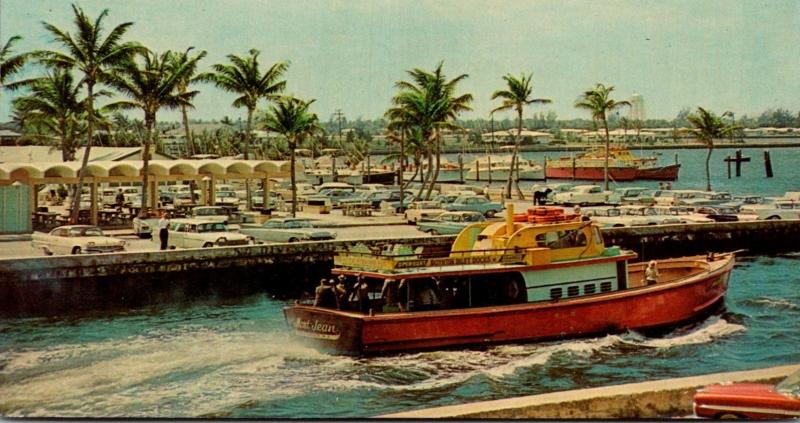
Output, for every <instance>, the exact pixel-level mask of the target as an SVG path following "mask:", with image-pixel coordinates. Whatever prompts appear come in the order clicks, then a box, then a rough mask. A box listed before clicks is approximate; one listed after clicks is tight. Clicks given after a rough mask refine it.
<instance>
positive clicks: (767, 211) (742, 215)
mask: <svg viewBox="0 0 800 423" xmlns="http://www.w3.org/2000/svg"><path fill="white" fill-rule="evenodd" d="M779 219H800V202H797V201H793V200H778V201H773V202H769V203H765V204H753V205H744V206H742V207H741V208H740V209H739V220H779Z"/></svg>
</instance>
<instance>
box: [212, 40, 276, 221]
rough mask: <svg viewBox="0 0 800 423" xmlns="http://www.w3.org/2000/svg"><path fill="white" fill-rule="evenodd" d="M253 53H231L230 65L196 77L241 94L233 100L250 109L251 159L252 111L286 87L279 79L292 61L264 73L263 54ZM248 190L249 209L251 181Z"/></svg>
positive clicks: (246, 142)
mask: <svg viewBox="0 0 800 423" xmlns="http://www.w3.org/2000/svg"><path fill="white" fill-rule="evenodd" d="M249 53H250V55H249V56H246V57H240V56H236V55H234V54H229V55H228V60H229V61H230V62H231V64H230V65H227V64H215V65H214V66H212V69H213V70H214V72H206V73H203V74H200V75H198V76H197V79H198V80H201V81H206V82H211V83H213V84H214V85H216V86H217V87H219V88H222V89H223V90H225V91H228V92H231V93H235V94H238V95H239V97H237V98H236V100H234V101H233V107H244V108H246V109H247V126H246V128H245V136H244V159H245V160H248V159H249V158H250V144H251V138H252V129H253V113H255V111H256V106H257V105H258V101H259V100H261V99H262V98H266V99H268V100H274V99H276V98H277V96H278V94H279V93H281V92H283V90H284V89H285V88H286V81H285V80H280V78H281V77H282V76H283V74H284V73H285V72H286V69H288V68H289V63H287V62H278V63H275V64H273V65H272V66H270V68H269V69H267V70H266V72H264V73H263V74H262V73H261V67H260V64H259V62H258V56H259V54H261V52H260V51H258V50H256V49H250V51H249ZM245 188H246V190H247V209H248V210H249V209H250V207H251V205H252V198H251V196H250V184H249V183H248V184H245Z"/></svg>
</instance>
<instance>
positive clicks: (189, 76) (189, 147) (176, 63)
mask: <svg viewBox="0 0 800 423" xmlns="http://www.w3.org/2000/svg"><path fill="white" fill-rule="evenodd" d="M192 49H194V47H189V48H187V49H186V51H184V52H183V53H178V52H175V53H171V54H170V56H169V65H170V67H172V68H173V69H177V68H179V67H180V66H181V65H183V64H187V63H192V64H193V66H192V67H191V68H190V69H189V70H188V71H187V72H186V75H185V76H184V77H183V79H182V80H181V81H180V84H178V92H179V93H185V92H187V91H188V89H189V85H190V84H192V83H193V82H197V81H198V79H197V77H196V76H195V74H196V73H197V63H198V62H199V61H200V60H201V59H202V58H204V57H206V51H205V50H202V51H200V52H199V53H197V55H196V56H194V58H192V57H191V56H190V55H189V52H190V51H192ZM181 118H182V120H183V130H184V132H185V134H186V151H187V153H188V155H189V156H192V155H194V154H195V148H194V140H193V139H192V132H191V131H190V130H189V114H188V113H187V107H186V106H185V105H182V106H181Z"/></svg>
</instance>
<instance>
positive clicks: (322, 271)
mask: <svg viewBox="0 0 800 423" xmlns="http://www.w3.org/2000/svg"><path fill="white" fill-rule="evenodd" d="M603 236H604V238H605V242H606V245H619V246H621V247H623V248H626V249H630V250H633V251H635V252H636V253H638V254H639V258H640V259H641V260H650V259H658V258H665V257H675V256H686V255H695V254H706V253H708V252H723V251H733V250H747V252H748V254H765V253H766V254H769V253H778V252H784V251H796V250H798V249H800V241H798V240H800V221H798V220H792V221H789V220H774V221H773V220H770V221H755V222H728V223H704V224H694V225H683V224H681V225H659V226H642V227H633V228H610V229H604V230H603ZM454 239H455V236H437V237H416V238H397V239H370V240H350V241H346V240H342V241H324V242H315V243H291V244H269V245H256V246H247V247H222V248H211V249H189V250H171V251H150V252H129V253H119V254H103V255H85V256H60V257H58V256H56V257H31V258H15V259H4V260H0V310H2V312H0V313H2V314H5V315H16V316H21V315H40V314H45V315H50V314H60V313H64V312H74V311H81V310H95V309H109V308H117V307H122V308H135V307H142V306H146V305H150V304H154V303H159V302H178V303H180V302H185V301H191V300H192V299H197V298H209V297H212V298H226V297H229V298H233V297H237V296H243V295H249V294H253V293H258V292H267V293H269V294H271V295H274V296H276V297H279V298H287V299H288V298H299V297H301V296H302V295H303V294H304V293H306V292H313V288H314V287H315V286H316V285H317V283H318V281H319V279H320V278H321V277H327V276H329V272H330V269H331V267H332V265H333V255H334V253H335V252H336V251H337V250H341V249H344V248H348V247H350V246H353V245H355V244H357V243H364V244H367V245H381V244H390V243H403V244H412V245H414V246H425V247H426V248H428V249H449V248H450V245H451V243H452V241H453V240H454ZM245 275H246V277H245Z"/></svg>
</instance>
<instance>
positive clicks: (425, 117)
mask: <svg viewBox="0 0 800 423" xmlns="http://www.w3.org/2000/svg"><path fill="white" fill-rule="evenodd" d="M443 65H444V62H439V64H438V65H437V66H436V69H434V70H433V72H428V71H425V70H422V69H419V68H415V69H413V70H410V71H407V73H408V74H409V75H410V76H411V79H412V81H411V82H408V81H399V82H397V83H395V86H396V87H397V88H399V89H400V93H398V94H397V95H396V96H395V97H394V98H393V100H392V102H393V103H394V104H395V106H397V107H400V108H404V109H406V111H405V113H406V114H407V116H409V120H410V121H411V122H413V125H414V126H417V127H419V129H420V130H421V132H422V136H423V139H424V140H426V141H427V142H428V143H429V147H428V164H429V165H428V174H429V175H430V173H431V167H432V166H431V158H432V157H435V159H436V164H435V167H434V168H433V169H434V170H433V175H432V177H431V178H428V180H429V181H430V185H429V187H428V191H427V193H426V195H425V198H430V195H431V192H432V191H433V187H434V183H435V182H436V179H437V178H438V177H439V165H440V162H441V143H442V137H441V131H442V130H444V129H451V130H452V129H461V127H460V126H458V125H456V124H455V120H456V118H457V117H458V115H459V114H460V113H461V112H463V111H467V110H472V109H471V108H470V107H469V103H471V102H472V94H468V93H467V94H460V95H457V94H456V93H455V91H456V88H457V86H458V83H459V82H461V81H462V80H464V79H466V78H467V77H468V75H467V74H461V75H459V76H457V77H455V78H453V79H451V80H449V81H448V80H447V79H446V77H445V75H444V73H443V72H442V66H443ZM424 185H425V184H424V183H423V187H422V188H421V189H420V194H421V193H422V190H423V189H424Z"/></svg>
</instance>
